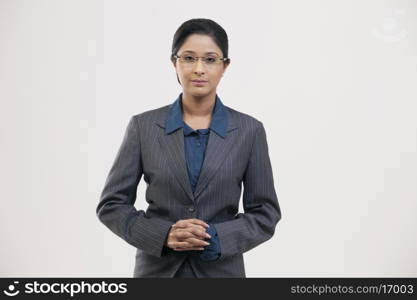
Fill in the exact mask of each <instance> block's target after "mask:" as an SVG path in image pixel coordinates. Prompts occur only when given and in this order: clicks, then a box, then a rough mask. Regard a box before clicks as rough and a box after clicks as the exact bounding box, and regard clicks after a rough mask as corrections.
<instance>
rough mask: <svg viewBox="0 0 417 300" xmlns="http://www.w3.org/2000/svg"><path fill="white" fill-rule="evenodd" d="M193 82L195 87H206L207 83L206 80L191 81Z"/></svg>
mask: <svg viewBox="0 0 417 300" xmlns="http://www.w3.org/2000/svg"><path fill="white" fill-rule="evenodd" d="M191 82H192V83H193V85H195V86H204V85H205V84H206V83H207V81H206V80H191Z"/></svg>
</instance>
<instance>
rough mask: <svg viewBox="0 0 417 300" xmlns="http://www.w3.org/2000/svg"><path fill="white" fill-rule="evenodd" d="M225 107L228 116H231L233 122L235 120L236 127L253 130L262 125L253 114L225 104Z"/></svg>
mask: <svg viewBox="0 0 417 300" xmlns="http://www.w3.org/2000/svg"><path fill="white" fill-rule="evenodd" d="M225 108H226V110H227V111H228V112H229V116H230V117H231V119H232V120H233V122H235V124H236V125H237V126H238V127H240V128H242V129H244V130H248V131H253V132H255V131H257V130H258V129H259V128H261V127H263V124H262V122H261V121H260V120H259V119H257V118H255V117H254V116H251V115H249V114H247V113H244V112H241V111H238V110H236V109H234V108H231V107H229V106H226V105H225Z"/></svg>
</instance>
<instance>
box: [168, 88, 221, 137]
mask: <svg viewBox="0 0 417 300" xmlns="http://www.w3.org/2000/svg"><path fill="white" fill-rule="evenodd" d="M182 115H183V109H182V93H181V94H180V95H179V96H178V97H177V99H176V100H175V101H174V103H173V104H172V105H171V107H170V110H169V113H168V117H167V119H166V121H165V133H166V134H170V133H172V132H174V131H175V130H177V129H178V128H181V127H185V126H184V125H186V124H185V123H184V121H183V118H182ZM227 121H228V120H227V113H226V109H225V107H224V105H223V103H222V101H221V100H220V97H219V96H218V95H217V94H216V100H215V103H214V109H213V112H212V118H211V123H210V127H209V128H210V129H211V130H214V131H215V132H216V133H217V134H218V135H220V136H222V137H223V138H224V137H225V136H226V131H227Z"/></svg>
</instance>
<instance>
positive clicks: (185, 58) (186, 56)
mask: <svg viewBox="0 0 417 300" xmlns="http://www.w3.org/2000/svg"><path fill="white" fill-rule="evenodd" d="M181 61H183V62H185V63H193V62H195V61H196V58H195V57H194V56H192V55H190V54H184V55H181Z"/></svg>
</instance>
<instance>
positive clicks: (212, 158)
mask: <svg viewBox="0 0 417 300" xmlns="http://www.w3.org/2000/svg"><path fill="white" fill-rule="evenodd" d="M231 125H233V124H231ZM234 128H235V127H234V126H229V129H228V133H227V135H226V136H225V138H223V137H221V136H219V135H217V133H216V132H215V131H210V136H209V139H208V143H207V148H206V152H205V155H204V161H203V166H202V167H201V171H200V176H199V178H198V182H197V186H196V189H195V192H194V197H195V199H197V198H198V196H199V195H200V194H201V192H202V191H203V190H204V189H205V188H206V186H207V184H209V182H210V181H211V179H213V176H214V175H215V174H216V172H217V170H218V168H219V167H220V165H221V163H222V162H223V161H224V160H225V158H226V157H227V155H228V154H229V153H230V151H231V150H232V147H233V145H234V144H235V139H236V137H237V132H231V131H232V129H234Z"/></svg>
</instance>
